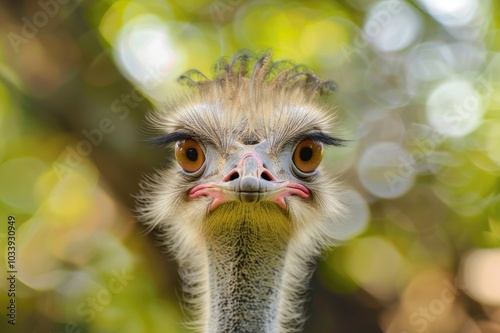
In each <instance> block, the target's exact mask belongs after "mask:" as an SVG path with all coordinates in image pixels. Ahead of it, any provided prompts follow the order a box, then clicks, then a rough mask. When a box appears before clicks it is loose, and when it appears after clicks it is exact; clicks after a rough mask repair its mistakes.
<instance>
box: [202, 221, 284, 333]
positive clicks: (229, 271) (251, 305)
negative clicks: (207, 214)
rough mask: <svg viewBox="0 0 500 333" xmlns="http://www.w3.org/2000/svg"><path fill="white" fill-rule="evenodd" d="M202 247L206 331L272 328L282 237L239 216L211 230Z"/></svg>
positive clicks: (250, 332) (245, 332) (252, 332)
mask: <svg viewBox="0 0 500 333" xmlns="http://www.w3.org/2000/svg"><path fill="white" fill-rule="evenodd" d="M266 222H267V223H274V222H275V221H266ZM266 222H264V223H266ZM207 250H208V251H207V254H208V264H209V268H208V276H209V281H208V284H209V285H208V287H209V288H208V290H209V302H210V304H209V313H208V333H262V332H266V333H277V332H278V331H279V317H278V315H279V305H280V300H281V297H282V292H283V273H284V265H285V256H286V251H287V243H286V241H284V240H283V239H281V240H280V239H276V237H275V236H274V235H272V233H271V234H268V233H265V232H262V230H260V231H259V230H256V229H255V224H254V223H252V222H248V221H244V220H243V221H238V222H237V223H235V224H233V227H232V228H228V230H225V231H221V232H218V233H216V234H213V235H212V237H211V238H210V241H209V242H208V243H207Z"/></svg>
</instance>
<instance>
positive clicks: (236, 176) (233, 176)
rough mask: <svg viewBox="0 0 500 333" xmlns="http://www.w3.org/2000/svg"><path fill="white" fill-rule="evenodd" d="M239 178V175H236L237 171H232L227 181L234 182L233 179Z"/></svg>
mask: <svg viewBox="0 0 500 333" xmlns="http://www.w3.org/2000/svg"><path fill="white" fill-rule="evenodd" d="M238 178H240V174H239V173H238V171H234V172H233V173H232V174H231V176H230V177H229V181H231V180H235V179H238Z"/></svg>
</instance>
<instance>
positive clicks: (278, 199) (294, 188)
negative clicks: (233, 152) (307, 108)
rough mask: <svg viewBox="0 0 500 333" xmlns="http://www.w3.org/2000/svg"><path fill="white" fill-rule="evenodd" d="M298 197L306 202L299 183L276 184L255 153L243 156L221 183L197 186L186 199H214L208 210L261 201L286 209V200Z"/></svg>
mask: <svg viewBox="0 0 500 333" xmlns="http://www.w3.org/2000/svg"><path fill="white" fill-rule="evenodd" d="M291 195H297V196H299V197H301V198H304V199H307V198H309V196H310V192H309V190H308V189H307V188H306V187H305V186H304V185H301V184H298V183H293V182H290V181H279V180H277V179H276V177H275V176H274V175H273V174H272V173H271V172H270V171H269V170H268V169H267V168H265V167H264V165H263V163H262V160H261V159H260V158H259V156H258V155H257V154H256V153H255V152H248V153H246V154H244V155H243V156H242V157H241V158H240V160H239V162H238V164H237V165H236V167H235V168H234V169H232V170H231V171H230V172H229V173H228V174H226V175H225V176H224V177H223V178H222V180H221V181H218V182H210V183H205V184H200V185H197V186H195V187H193V188H192V189H191V190H190V191H189V197H190V198H192V199H194V198H197V197H199V196H208V197H211V198H213V200H212V203H211V204H210V211H213V210H214V209H215V208H217V207H218V206H219V205H221V204H223V203H225V202H228V201H239V202H242V203H248V204H255V203H258V202H262V201H270V202H274V203H276V204H277V205H278V206H280V207H281V208H283V209H286V206H287V205H286V202H285V198H287V197H289V196H291Z"/></svg>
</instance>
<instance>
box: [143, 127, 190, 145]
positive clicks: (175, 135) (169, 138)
mask: <svg viewBox="0 0 500 333" xmlns="http://www.w3.org/2000/svg"><path fill="white" fill-rule="evenodd" d="M187 139H194V138H193V135H190V134H188V133H186V132H180V131H177V132H172V133H168V134H165V135H162V136H158V137H155V138H150V139H148V141H149V143H151V144H152V145H153V146H154V147H165V146H167V145H169V144H171V143H174V142H177V141H183V140H187Z"/></svg>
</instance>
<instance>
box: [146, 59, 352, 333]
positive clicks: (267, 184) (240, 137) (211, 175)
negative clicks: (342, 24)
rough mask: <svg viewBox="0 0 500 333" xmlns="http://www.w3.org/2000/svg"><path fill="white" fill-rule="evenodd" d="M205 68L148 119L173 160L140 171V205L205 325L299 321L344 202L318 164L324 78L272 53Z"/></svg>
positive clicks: (257, 326) (280, 326)
mask: <svg viewBox="0 0 500 333" xmlns="http://www.w3.org/2000/svg"><path fill="white" fill-rule="evenodd" d="M215 71H216V74H215V77H214V78H213V79H209V78H207V77H205V76H204V75H203V74H201V73H200V72H198V71H195V70H192V71H189V72H187V73H186V74H184V75H183V76H181V77H180V78H179V81H180V82H181V83H187V84H188V85H189V86H190V87H191V89H187V91H186V92H184V93H183V94H181V96H177V97H176V98H175V99H174V100H173V101H171V102H170V103H168V104H167V106H166V108H165V111H164V112H155V113H152V114H150V116H149V120H150V122H151V123H152V124H153V126H154V127H155V128H156V129H157V130H159V131H161V133H162V134H161V135H160V136H158V137H156V138H154V139H153V142H154V143H155V144H158V145H160V146H164V147H168V146H174V150H175V159H176V163H174V165H173V166H172V167H171V168H169V169H166V170H161V171H159V172H157V174H156V175H154V176H150V177H148V179H147V180H146V181H145V182H144V183H143V184H142V192H141V195H140V197H139V207H140V208H139V212H140V217H141V219H142V220H143V221H144V223H146V224H147V226H149V227H150V228H152V229H153V228H157V229H159V230H160V231H161V232H160V234H161V238H162V240H164V241H165V243H166V245H167V246H168V247H169V249H170V250H171V251H173V253H174V255H175V257H176V259H177V260H178V262H179V267H180V273H181V277H182V280H183V282H184V285H183V286H184V291H185V303H186V304H187V305H188V306H189V309H190V312H189V313H190V314H191V317H192V318H190V320H189V324H191V328H192V329H193V330H195V331H198V332H204V333H278V332H280V333H284V332H298V331H300V330H301V328H302V324H303V321H304V319H303V317H304V316H303V314H302V312H303V310H302V307H303V306H302V305H303V304H302V303H303V296H304V293H305V290H306V288H307V282H308V280H309V278H310V276H311V274H312V271H313V267H314V265H312V264H313V263H314V262H315V258H316V257H317V256H318V255H319V253H320V252H321V250H322V249H323V248H324V247H325V246H326V245H328V244H329V243H330V242H331V241H332V240H333V237H334V235H332V232H331V230H332V226H333V225H335V224H337V223H340V222H339V221H340V218H341V216H342V214H343V212H344V211H345V208H344V206H345V205H344V204H343V202H342V193H343V192H342V188H341V186H340V185H339V184H338V182H337V180H336V178H335V177H334V176H332V175H331V174H329V173H327V172H325V170H322V168H321V166H320V162H321V159H322V155H323V146H324V145H333V146H342V145H343V143H344V140H342V139H340V138H338V137H334V136H331V135H330V134H328V132H329V131H330V130H331V129H332V127H333V126H334V125H335V118H336V117H335V112H334V110H332V109H331V108H329V107H328V106H327V104H325V102H324V101H323V102H320V100H319V98H318V97H319V96H320V95H323V94H324V93H327V92H329V91H332V90H334V88H335V85H334V83H333V82H332V81H321V80H319V79H318V77H317V76H316V75H315V74H313V73H311V72H309V71H307V70H306V69H305V68H304V67H303V66H294V65H292V64H291V63H289V62H287V61H282V62H273V61H272V53H271V52H270V51H269V52H266V53H264V54H262V55H260V56H256V55H254V54H253V53H250V52H248V51H240V52H237V53H236V54H235V55H234V56H233V57H232V58H231V60H225V59H224V58H221V59H220V60H219V61H218V63H217V64H216V65H215Z"/></svg>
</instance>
